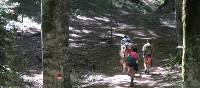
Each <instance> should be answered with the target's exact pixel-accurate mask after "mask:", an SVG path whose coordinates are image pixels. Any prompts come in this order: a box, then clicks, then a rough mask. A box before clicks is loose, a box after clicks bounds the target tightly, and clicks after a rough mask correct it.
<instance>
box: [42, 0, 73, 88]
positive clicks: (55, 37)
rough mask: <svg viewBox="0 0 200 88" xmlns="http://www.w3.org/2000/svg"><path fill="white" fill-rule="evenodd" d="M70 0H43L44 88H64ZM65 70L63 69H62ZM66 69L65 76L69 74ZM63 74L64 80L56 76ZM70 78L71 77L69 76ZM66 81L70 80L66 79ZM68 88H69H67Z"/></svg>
mask: <svg viewBox="0 0 200 88" xmlns="http://www.w3.org/2000/svg"><path fill="white" fill-rule="evenodd" d="M67 6H68V0H42V41H43V44H42V48H43V56H42V57H43V70H44V74H43V75H44V79H43V80H44V81H43V82H44V85H43V86H44V88H46V87H47V88H64V84H66V83H64V80H63V69H64V68H65V67H66V66H64V65H65V64H67V63H64V62H65V60H66V59H68V56H67V50H68V38H69V37H68V7H67ZM62 68H63V69H62ZM68 70H69V69H67V68H65V74H67V75H68V74H69V71H68ZM57 72H61V76H62V79H56V77H55V74H56V73H57ZM67 77H69V76H67ZM64 79H69V78H66V77H64ZM66 88H68V87H66Z"/></svg>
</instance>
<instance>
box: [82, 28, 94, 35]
mask: <svg viewBox="0 0 200 88" xmlns="http://www.w3.org/2000/svg"><path fill="white" fill-rule="evenodd" d="M82 32H83V33H86V34H87V33H91V32H92V31H90V30H86V29H83V30H82Z"/></svg>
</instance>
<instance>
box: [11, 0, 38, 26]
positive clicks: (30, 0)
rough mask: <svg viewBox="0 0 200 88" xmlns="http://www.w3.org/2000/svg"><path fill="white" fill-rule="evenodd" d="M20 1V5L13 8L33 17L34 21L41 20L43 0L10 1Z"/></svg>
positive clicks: (16, 11) (17, 0)
mask: <svg viewBox="0 0 200 88" xmlns="http://www.w3.org/2000/svg"><path fill="white" fill-rule="evenodd" d="M15 2H17V3H19V6H17V7H15V8H14V9H13V10H14V11H15V13H17V14H25V15H26V16H28V17H30V18H33V19H34V21H36V22H40V21H41V20H40V15H41V8H40V4H41V0H9V2H8V3H15Z"/></svg>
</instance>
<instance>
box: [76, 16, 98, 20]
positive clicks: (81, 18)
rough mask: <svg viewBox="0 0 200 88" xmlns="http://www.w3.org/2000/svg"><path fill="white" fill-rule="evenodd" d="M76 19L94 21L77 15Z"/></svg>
mask: <svg viewBox="0 0 200 88" xmlns="http://www.w3.org/2000/svg"><path fill="white" fill-rule="evenodd" d="M76 18H78V19H80V20H92V21H93V20H95V19H92V18H90V17H86V16H81V15H77V16H76Z"/></svg>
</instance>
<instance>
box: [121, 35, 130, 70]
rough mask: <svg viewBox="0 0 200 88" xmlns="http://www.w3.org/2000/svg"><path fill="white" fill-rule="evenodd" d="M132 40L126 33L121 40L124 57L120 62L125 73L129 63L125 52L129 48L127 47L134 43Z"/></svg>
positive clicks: (122, 55)
mask: <svg viewBox="0 0 200 88" xmlns="http://www.w3.org/2000/svg"><path fill="white" fill-rule="evenodd" d="M130 42H131V40H130V38H129V37H128V36H126V35H125V36H124V37H123V38H122V40H121V50H120V56H121V58H122V59H121V60H120V63H121V64H122V72H123V73H126V71H127V64H126V62H127V60H126V58H125V54H124V52H125V50H126V49H127V47H131V46H132V44H131V43H130Z"/></svg>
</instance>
